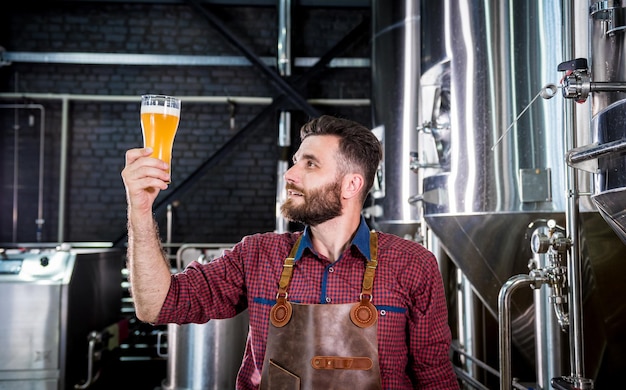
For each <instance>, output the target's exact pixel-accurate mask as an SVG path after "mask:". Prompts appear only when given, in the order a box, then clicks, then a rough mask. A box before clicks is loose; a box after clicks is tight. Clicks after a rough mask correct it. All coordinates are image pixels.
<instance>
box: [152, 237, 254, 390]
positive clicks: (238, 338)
mask: <svg viewBox="0 0 626 390" xmlns="http://www.w3.org/2000/svg"><path fill="white" fill-rule="evenodd" d="M231 247H232V245H231V244H204V243H196V244H193V243H192V244H184V245H181V246H180V248H179V249H178V250H177V252H176V267H175V268H174V269H173V272H176V271H180V270H182V269H183V268H184V267H186V266H187V265H188V264H189V263H190V262H191V261H198V262H200V263H205V262H210V261H211V260H213V259H214V258H215V257H217V256H220V255H221V253H222V252H223V251H224V250H225V249H229V248H231ZM248 324H249V316H248V312H247V311H244V312H242V313H240V314H238V315H237V316H235V317H233V318H227V319H215V320H210V321H209V322H207V323H204V324H185V325H177V324H168V326H167V354H163V355H164V357H166V358H167V364H166V378H165V379H164V380H163V381H162V383H161V386H162V388H163V390H223V389H234V388H235V383H236V379H237V373H238V372H239V367H240V366H241V363H242V360H243V354H244V350H245V346H246V340H247V335H248ZM161 345H164V342H163V340H162V337H161V338H160V339H159V348H158V350H159V351H161V349H162V348H161Z"/></svg>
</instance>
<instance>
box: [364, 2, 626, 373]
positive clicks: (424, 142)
mask: <svg viewBox="0 0 626 390" xmlns="http://www.w3.org/2000/svg"><path fill="white" fill-rule="evenodd" d="M381 3H382V2H381ZM411 3H413V7H414V6H415V3H416V2H411ZM583 3H585V2H583ZM583 3H581V2H559V1H552V0H538V1H532V2H529V1H525V0H504V1H502V0H454V1H452V0H448V1H446V2H445V4H444V12H443V14H444V15H445V16H444V20H443V21H442V20H441V18H440V16H439V13H438V12H437V11H438V10H437V7H435V6H432V5H431V4H422V5H421V7H420V8H419V9H420V12H421V16H420V18H419V20H420V21H421V23H422V27H421V31H422V34H424V32H425V31H428V32H429V33H430V34H431V35H436V33H433V31H437V32H439V34H441V36H444V37H445V50H444V51H443V52H442V55H441V56H440V57H439V58H431V57H428V58H422V61H421V64H422V66H424V65H425V64H426V63H428V66H424V68H423V69H422V71H421V72H420V75H421V77H422V78H421V83H422V85H421V86H420V87H421V91H422V94H421V96H420V101H419V102H418V101H409V102H407V101H405V100H402V101H401V100H399V99H407V98H409V97H411V96H413V95H410V94H405V95H403V96H399V95H398V94H396V96H391V97H390V95H389V92H387V93H386V94H385V93H377V91H379V89H381V88H383V87H381V86H379V87H378V88H376V87H375V88H374V92H373V95H372V104H373V106H374V107H373V112H378V111H379V110H380V108H381V107H386V106H393V107H396V109H397V110H399V112H398V113H397V114H396V115H399V116H402V117H403V118H411V115H412V114H414V113H415V112H422V113H424V114H422V118H421V119H422V121H421V122H420V123H419V124H417V125H416V126H415V128H414V129H410V130H407V129H406V128H403V129H400V130H398V131H399V132H400V133H402V134H404V132H407V131H413V132H415V134H417V135H418V136H417V137H415V138H410V137H407V136H405V137H404V138H403V139H404V140H405V141H406V142H410V143H411V144H410V147H407V146H406V145H404V144H403V145H402V146H397V148H396V149H391V147H393V145H390V144H387V146H386V148H385V153H386V155H387V156H389V155H392V156H394V158H396V159H398V160H402V163H403V164H406V165H408V161H409V160H410V156H409V155H408V153H407V151H412V152H413V153H412V154H413V156H411V157H413V158H414V159H415V160H416V161H415V162H414V163H413V167H414V171H415V172H417V173H418V174H417V175H415V174H411V173H408V174H406V173H405V172H400V171H397V172H398V173H399V174H401V175H402V176H401V177H398V178H397V179H396V180H392V179H390V178H389V176H387V179H386V180H385V183H386V185H387V188H386V191H387V192H389V193H396V192H397V193H402V188H404V186H406V185H407V183H408V184H409V187H410V188H412V189H413V191H414V196H412V197H411V198H408V199H407V198H404V199H399V200H398V201H401V202H405V203H406V202H407V201H413V203H414V204H416V205H418V206H420V207H421V211H422V213H423V220H424V223H425V226H422V229H423V230H424V231H425V230H428V231H429V232H430V233H432V235H433V236H435V237H436V240H435V242H436V244H437V245H438V246H440V247H441V248H442V249H443V251H444V252H445V254H446V255H447V256H449V258H450V259H451V261H452V262H453V263H454V265H455V266H456V267H457V268H458V270H459V271H460V272H461V273H462V274H463V277H464V278H466V280H467V281H468V282H469V283H470V285H471V291H472V292H473V293H474V294H475V295H476V296H477V297H478V299H479V300H480V302H481V303H482V305H483V308H484V310H485V312H486V313H487V316H488V317H491V319H492V320H494V319H497V318H498V314H499V313H498V312H499V294H500V292H501V290H502V289H503V286H505V284H507V282H508V281H509V279H510V278H512V277H515V276H516V275H527V274H529V271H530V269H529V264H530V263H531V262H530V260H531V259H533V256H534V255H535V254H534V253H533V250H532V247H531V242H530V238H531V237H532V230H531V228H532V227H534V226H537V225H541V224H545V223H546V221H551V222H550V223H554V224H555V225H556V226H557V227H558V228H564V229H566V231H567V232H568V233H569V232H574V234H573V235H572V236H570V237H569V239H570V240H571V242H572V243H573V244H572V247H574V248H576V251H575V252H574V254H575V256H572V257H573V259H571V260H570V262H571V263H572V264H569V263H568V264H567V266H568V267H569V266H571V265H573V266H574V268H577V267H580V275H577V274H573V273H570V274H568V275H567V278H568V279H567V282H568V283H569V284H568V285H567V286H566V289H569V291H572V290H577V291H578V289H580V291H581V293H580V299H581V302H580V303H581V304H582V307H581V308H580V309H581V312H582V316H583V319H582V322H583V324H582V329H583V330H584V340H582V338H583V337H582V336H583V334H582V333H581V334H580V336H581V337H579V339H581V340H580V341H581V342H584V364H585V372H586V375H587V376H588V377H590V378H592V379H595V380H597V381H598V384H601V383H610V381H611V380H615V379H616V378H618V377H619V373H620V372H619V366H620V365H621V364H622V363H621V362H623V359H624V351H625V350H626V345H625V344H626V341H625V339H624V337H623V336H620V331H618V330H617V329H625V328H626V314H625V310H624V306H625V305H624V304H623V303H621V302H620V300H619V299H616V298H617V297H619V296H621V295H623V294H624V293H625V292H626V283H624V277H623V275H625V274H626V261H624V259H626V245H624V242H622V241H623V240H624V238H623V237H624V218H626V217H625V214H624V209H625V207H626V204H625V203H624V199H626V196H624V194H623V190H624V187H625V185H624V181H625V179H624V175H625V174H624V172H625V169H626V164H625V160H624V151H623V150H624V149H621V151H620V152H618V153H617V154H601V155H600V157H598V156H595V157H596V158H595V160H594V161H595V162H596V164H597V169H595V170H593V171H591V172H590V171H588V170H587V171H585V170H583V169H579V168H580V167H578V166H576V167H575V168H576V169H572V166H570V164H568V160H569V159H570V158H571V157H572V153H571V152H570V149H574V152H577V151H579V149H578V148H582V150H580V154H583V155H585V152H588V149H587V148H584V146H586V145H591V146H592V147H596V146H598V145H602V144H609V143H615V142H618V143H619V141H620V140H622V143H623V140H624V138H625V135H624V129H625V128H626V125H625V124H626V121H625V120H624V119H625V117H626V115H625V114H624V107H625V106H626V105H625V104H624V100H621V99H623V98H624V93H623V92H621V91H616V90H617V89H619V88H618V87H619V86H616V85H615V84H619V82H621V83H622V85H623V82H624V80H626V77H624V72H626V71H625V69H626V67H624V63H625V60H624V59H625V58H626V57H625V55H624V50H623V46H624V45H623V41H624V35H625V29H624V21H625V20H626V18H625V17H624V16H625V14H624V6H623V5H622V2H621V1H608V2H607V1H597V2H593V4H592V3H590V4H583ZM409 8H410V7H405V8H404V9H409ZM572 8H575V10H576V12H577V13H578V14H580V13H584V16H583V18H572V13H571V9H572ZM405 20H409V18H407V19H405ZM609 32H610V33H609ZM374 33H376V30H375V31H374ZM590 35H593V38H591V37H590ZM375 38H377V37H375ZM588 42H589V45H591V46H592V47H591V48H589V49H588V50H589V51H588V54H587V52H586V51H585V52H584V53H583V56H587V55H588V56H589V62H590V63H591V64H592V65H591V70H590V73H591V77H590V80H589V79H587V80H586V81H587V82H588V83H587V84H585V83H584V81H585V79H584V77H583V82H582V86H581V89H582V90H583V91H588V90H589V89H590V88H591V89H593V87H594V86H595V87H597V88H600V87H599V86H598V85H596V84H594V81H595V80H597V81H607V82H612V83H613V85H608V84H607V85H605V87H606V88H609V87H610V88H613V89H612V90H611V91H609V92H603V91H601V90H600V89H596V92H595V93H594V92H592V93H591V96H592V97H593V99H594V100H593V102H588V101H587V102H585V101H584V99H565V98H564V96H565V93H564V92H565V91H566V90H567V88H566V86H564V81H563V80H565V79H566V76H571V75H574V76H576V75H577V74H578V73H575V72H572V71H571V70H570V69H567V70H564V69H563V64H564V63H566V62H568V61H570V60H573V59H574V53H575V52H576V53H577V55H580V54H579V53H580V52H581V48H583V50H587V45H588ZM434 44H438V43H437V42H434ZM430 45H433V41H432V40H424V41H422V42H421V53H422V55H424V53H427V54H428V55H429V56H430V55H432V54H433V53H435V54H436V53H439V52H440V51H439V50H438V49H435V50H433V49H432V48H430V47H429V46H430ZM396 47H398V48H400V49H401V50H402V49H404V50H407V51H406V52H403V53H396V56H395V57H387V58H386V59H385V60H378V57H377V55H376V53H373V64H372V66H373V68H375V69H376V71H375V72H373V73H374V79H373V82H374V83H376V82H377V80H378V79H376V77H375V75H377V74H378V73H379V72H380V73H386V72H388V74H396V75H397V77H396V79H395V83H396V84H402V80H403V77H404V74H405V73H404V72H406V71H405V70H403V69H402V68H401V67H402V66H403V65H402V64H410V63H411V61H410V60H409V59H410V58H412V57H411V56H413V54H414V53H413V52H412V50H413V49H411V48H408V46H407V45H404V46H402V45H398V46H396ZM401 54H404V55H405V61H397V62H395V63H393V64H389V62H390V61H389V59H390V58H402V55H401ZM398 68H399V69H400V70H398ZM572 77H573V76H572ZM396 84H394V83H393V82H388V83H387V84H385V86H386V87H389V88H393V87H394V86H395V85H396ZM402 88H407V87H406V86H405V85H403V86H402ZM559 90H560V91H559ZM561 95H563V96H561ZM394 97H395V98H396V99H398V100H395V101H393V100H392V101H390V99H393V98H394ZM394 103H395V105H394ZM405 110H415V112H412V113H411V114H407V113H406V112H405ZM388 111H389V110H388ZM389 113H391V111H389ZM592 116H593V119H592V120H590V119H591V117H592ZM374 125H375V126H377V125H378V123H377V122H376V121H375V122H374ZM387 134H388V133H386V135H385V137H386V138H385V139H388V135H387ZM397 139H401V138H400V137H399V138H397ZM572 140H573V143H572V142H571V141H572ZM611 145H613V144H611ZM618 146H619V145H618ZM593 151H595V149H593V150H592V152H593ZM396 156H401V157H396ZM573 157H575V158H580V155H579V154H574V155H573ZM572 172H573V173H572ZM420 175H422V176H423V180H422V179H421V180H420V181H419V182H418V183H416V182H415V179H416V176H417V177H419V176H420ZM392 186H400V187H402V188H398V189H395V190H394V189H390V188H389V187H392ZM598 206H599V207H600V209H601V212H599V211H598ZM385 208H386V206H385V204H384V203H383V209H385ZM390 211H391V213H392V211H393V209H391V210H388V213H389V212H390ZM382 214H383V215H385V210H383V212H382ZM572 216H573V217H572ZM552 221H554V222H552ZM430 233H429V234H430ZM431 249H432V248H431ZM562 265H563V267H565V266H566V264H562ZM445 276H446V275H445V274H444V277H445ZM578 276H580V280H578ZM536 287H540V285H539V283H538V285H537V286H536ZM544 288H545V289H547V288H548V287H547V286H544ZM545 297H546V300H548V299H550V300H551V301H550V302H547V304H548V305H550V304H552V301H553V299H554V298H551V297H548V296H545ZM562 298H564V299H566V300H567V299H569V298H570V296H568V297H562ZM534 299H537V296H536V295H535V296H534V295H533V291H532V289H531V288H530V287H528V288H526V289H520V290H519V291H517V292H516V293H515V294H514V295H513V296H512V301H511V305H510V311H511V317H512V322H513V324H514V326H513V329H512V335H511V336H512V343H513V345H512V348H513V349H514V352H515V357H516V359H519V360H518V362H519V363H520V364H517V365H515V366H514V368H513V370H514V374H516V376H517V377H522V379H528V380H529V381H531V382H532V381H533V380H535V377H534V376H535V374H534V373H533V372H529V371H528V370H527V368H528V367H533V365H534V364H535V362H536V354H538V353H539V352H540V351H536V345H535V339H536V338H538V336H537V329H539V328H537V327H536V326H535V325H536V321H537V320H540V319H538V318H535V317H536V315H537V312H536V310H535V304H534V302H533V301H534ZM453 301H454V299H453ZM453 303H456V304H460V302H453ZM577 306H578V302H575V301H571V300H570V301H569V302H568V308H569V309H570V310H571V311H574V309H578V307H577ZM548 314H550V313H548ZM472 315H473V313H471V312H464V313H461V314H460V316H472ZM479 317H480V313H478V316H477V317H476V318H470V319H469V321H475V323H477V324H479V326H484V325H485V324H484V323H482V321H481V318H479ZM457 320H458V321H467V320H468V319H467V318H457ZM572 326H573V325H572V324H570V326H569V329H568V327H567V326H564V328H565V329H564V330H565V332H561V333H567V332H568V331H571V330H572ZM558 331H559V332H560V330H558ZM570 333H571V332H570ZM477 334H480V336H481V337H483V340H478V343H479V344H483V345H485V344H490V343H491V344H493V343H494V342H495V344H496V345H497V340H496V337H495V334H496V332H490V329H489V328H484V329H481V330H479V331H478V332H477ZM577 336H578V334H577ZM573 348H574V346H572V345H570V351H569V353H568V351H567V350H565V351H560V350H554V351H550V353H552V355H551V356H550V357H549V358H551V359H554V360H560V359H562V360H563V365H562V366H561V369H562V371H560V372H557V373H556V374H562V375H568V374H569V373H570V372H569V368H568V367H567V364H568V363H574V362H570V360H575V358H576V356H574V355H573V354H572V352H571V349H573ZM468 352H470V353H473V352H474V351H468ZM483 352H484V353H485V356H474V358H475V359H477V360H482V359H484V360H485V361H487V363H493V360H489V358H490V357H493V351H489V350H488V349H487V350H485V351H483ZM496 355H497V353H496ZM496 364H497V362H496Z"/></svg>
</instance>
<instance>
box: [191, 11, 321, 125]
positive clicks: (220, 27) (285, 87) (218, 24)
mask: <svg viewBox="0 0 626 390" xmlns="http://www.w3.org/2000/svg"><path fill="white" fill-rule="evenodd" d="M186 2H187V3H188V4H189V5H190V6H191V7H192V8H194V9H195V10H196V11H198V12H199V13H201V14H202V15H203V16H204V18H205V19H206V20H207V21H208V22H209V24H211V25H212V26H213V27H214V28H215V29H216V30H217V31H218V32H219V33H220V34H222V35H223V36H224V38H226V40H227V41H228V42H229V43H230V44H232V45H233V46H234V47H235V48H237V49H238V50H239V51H240V52H241V53H242V54H243V55H244V56H245V57H246V58H247V59H248V60H249V61H250V62H251V63H252V64H253V65H255V66H256V67H257V68H258V69H259V70H261V73H263V75H265V76H266V77H268V78H269V79H270V81H272V82H273V83H274V84H275V85H276V86H277V87H278V88H279V89H280V90H281V91H282V92H283V93H285V94H286V95H287V96H288V97H289V98H290V99H291V100H292V101H293V102H295V103H296V104H297V105H298V106H299V107H300V108H301V109H302V110H303V111H305V112H306V113H307V114H308V115H310V116H312V117H317V116H319V112H318V111H317V110H316V109H315V108H313V106H311V105H310V104H309V103H308V102H307V101H306V99H304V98H303V97H302V95H300V93H299V92H298V91H296V90H295V89H294V88H293V87H292V86H291V85H289V84H288V83H287V82H286V81H285V80H284V79H283V78H282V77H280V75H279V74H278V73H276V72H275V71H274V70H272V69H271V68H270V67H269V66H267V65H266V64H265V63H264V62H263V61H262V60H261V59H260V58H259V57H258V56H257V55H256V54H254V52H252V50H250V49H249V48H248V47H247V46H246V45H244V44H243V43H242V42H241V41H239V40H238V39H237V38H236V37H235V36H234V35H233V34H232V33H231V32H230V31H229V30H228V28H226V26H225V25H224V24H223V23H222V21H221V20H219V18H217V17H216V16H215V15H213V14H212V13H211V12H209V11H208V10H207V9H206V7H204V6H203V5H202V4H200V2H198V1H197V0H186Z"/></svg>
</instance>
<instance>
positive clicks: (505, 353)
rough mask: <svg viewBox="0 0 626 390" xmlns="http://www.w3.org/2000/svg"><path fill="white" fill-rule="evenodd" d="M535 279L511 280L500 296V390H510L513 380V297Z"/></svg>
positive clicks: (520, 278)
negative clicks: (511, 305)
mask: <svg viewBox="0 0 626 390" xmlns="http://www.w3.org/2000/svg"><path fill="white" fill-rule="evenodd" d="M533 281H534V279H533V278H532V277H530V276H529V275H515V276H512V277H511V278H509V280H507V281H506V282H505V283H504V285H502V288H501V289H500V293H499V294H498V324H499V325H498V328H499V340H500V390H510V389H511V384H512V378H511V307H510V303H511V295H512V294H513V292H514V291H515V290H517V289H518V288H519V287H521V286H530V285H531V284H532V283H533Z"/></svg>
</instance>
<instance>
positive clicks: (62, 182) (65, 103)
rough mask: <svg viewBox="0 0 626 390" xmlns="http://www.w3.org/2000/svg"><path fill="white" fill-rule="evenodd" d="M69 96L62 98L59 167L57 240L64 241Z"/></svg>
mask: <svg viewBox="0 0 626 390" xmlns="http://www.w3.org/2000/svg"><path fill="white" fill-rule="evenodd" d="M68 123H69V98H68V97H67V96H64V97H63V98H62V107H61V164H60V167H59V223H58V232H57V241H58V242H59V243H62V242H63V240H64V239H65V235H64V233H65V197H66V194H65V192H66V191H65V190H66V188H65V187H66V182H67V154H68V142H69V134H68V132H69V125H68Z"/></svg>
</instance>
